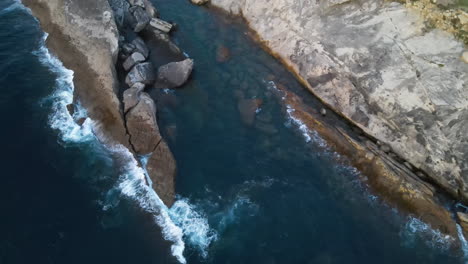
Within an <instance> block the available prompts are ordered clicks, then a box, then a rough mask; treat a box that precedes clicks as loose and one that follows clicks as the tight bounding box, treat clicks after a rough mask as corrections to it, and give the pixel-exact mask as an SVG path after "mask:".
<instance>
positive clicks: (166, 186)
mask: <svg viewBox="0 0 468 264" xmlns="http://www.w3.org/2000/svg"><path fill="white" fill-rule="evenodd" d="M146 169H147V171H148V175H149V176H150V179H151V181H152V182H153V186H152V187H153V189H154V190H155V191H156V193H157V194H158V196H159V198H161V200H162V201H163V202H164V204H166V206H168V207H171V206H172V204H174V199H175V177H176V174H177V164H176V161H175V159H174V156H173V155H172V152H171V150H170V149H169V147H168V146H167V143H166V142H165V141H164V140H161V142H160V143H159V145H158V146H157V148H156V150H155V151H154V152H153V153H152V154H151V157H150V158H149V160H148V163H147V165H146Z"/></svg>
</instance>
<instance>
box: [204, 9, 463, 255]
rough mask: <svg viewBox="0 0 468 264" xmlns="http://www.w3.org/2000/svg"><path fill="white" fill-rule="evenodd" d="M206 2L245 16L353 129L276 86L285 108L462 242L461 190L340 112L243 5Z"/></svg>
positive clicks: (368, 179) (411, 209)
mask: <svg viewBox="0 0 468 264" xmlns="http://www.w3.org/2000/svg"><path fill="white" fill-rule="evenodd" d="M206 7H207V8H209V9H212V10H214V11H215V12H220V13H222V15H224V16H227V17H230V18H232V19H241V20H242V23H244V24H245V25H246V27H247V28H248V30H249V32H248V35H249V36H250V37H251V38H252V39H253V40H254V41H255V42H256V43H257V44H258V45H260V46H261V47H262V48H263V49H264V50H265V51H266V52H267V53H269V54H270V55H271V56H273V57H274V58H275V59H276V60H278V61H279V62H280V63H281V64H282V65H283V66H284V67H285V68H286V69H288V71H289V72H290V73H292V74H293V75H294V76H295V78H296V80H298V81H299V82H300V83H301V84H302V86H303V87H304V88H305V89H306V90H307V91H308V92H309V93H310V94H311V95H312V96H313V97H315V98H316V99H317V100H318V101H319V102H320V103H321V104H323V105H324V106H325V108H326V109H327V110H330V111H332V112H333V113H334V114H336V115H337V116H338V118H339V119H341V121H343V123H344V124H345V126H348V128H349V129H345V128H343V127H342V124H340V125H338V126H336V125H335V124H332V123H330V122H329V121H327V117H325V116H322V115H321V114H320V111H318V109H311V108H310V107H308V106H307V105H305V104H304V103H303V102H302V100H301V98H299V97H298V96H297V95H296V94H294V93H293V92H292V91H289V90H288V88H287V87H284V86H283V87H282V88H279V89H278V90H279V91H280V93H281V94H282V96H283V98H282V99H280V100H282V101H283V102H282V104H283V105H284V108H285V112H286V111H287V108H288V106H291V105H294V106H293V107H292V109H294V112H293V113H292V115H293V116H294V115H295V117H296V118H298V120H301V122H303V124H305V125H306V127H307V129H310V130H313V131H317V132H318V133H319V135H320V136H321V137H323V138H324V139H325V140H326V142H327V144H329V146H330V147H331V148H332V149H333V150H334V151H337V152H338V153H339V154H342V155H344V156H345V157H346V159H347V161H349V162H350V163H351V164H352V165H353V166H354V167H356V168H357V169H358V170H359V171H360V172H361V173H362V174H363V177H361V180H362V181H363V182H364V183H366V184H369V187H370V189H371V191H373V192H376V194H377V195H379V196H380V197H381V198H382V199H383V200H384V201H386V202H388V203H389V204H390V205H392V206H395V207H396V208H398V209H399V210H401V211H403V212H404V213H406V214H409V215H415V216H416V217H417V218H419V219H421V220H423V222H426V223H428V224H429V225H431V227H432V228H434V229H436V230H439V231H441V232H442V233H445V234H448V235H450V236H451V237H453V238H454V239H455V240H456V241H457V245H456V247H459V246H460V245H461V244H460V243H461V241H459V236H458V235H459V234H458V232H457V225H461V226H462V229H463V233H464V236H465V237H466V236H467V235H468V230H467V229H466V228H463V225H462V224H461V220H460V218H459V217H458V216H457V211H458V208H457V206H456V204H458V203H460V200H457V199H456V198H457V195H458V193H457V194H455V193H451V192H449V191H447V190H446V188H444V186H443V185H440V184H439V183H438V182H436V181H434V180H432V179H431V178H430V177H429V176H428V174H427V173H426V172H424V171H422V170H420V169H417V168H416V167H415V166H412V165H411V164H410V166H408V165H406V164H405V163H408V161H407V160H405V159H404V158H403V157H401V156H399V155H398V154H397V153H394V152H392V151H390V152H385V151H383V150H382V146H383V145H385V143H384V144H383V145H381V144H382V143H381V142H380V141H379V140H378V139H377V138H375V137H374V136H372V135H370V134H368V133H366V132H365V131H364V130H363V129H362V128H361V127H360V126H358V125H356V123H355V122H354V121H353V120H351V119H350V118H348V117H347V116H345V115H344V114H342V113H341V112H340V111H336V110H335V109H334V107H333V106H332V105H330V104H328V103H327V102H326V101H325V100H324V99H323V98H321V97H320V95H319V94H318V93H317V92H316V91H314V89H313V88H312V87H311V86H310V84H309V82H308V81H306V80H305V79H304V78H303V77H302V76H301V74H300V73H299V71H298V70H296V65H294V64H293V63H292V62H291V63H290V61H289V60H286V59H284V58H283V57H282V56H281V55H280V54H279V53H278V52H276V51H275V50H273V49H272V48H271V47H270V45H269V43H268V40H265V39H263V38H262V36H261V35H259V33H258V32H257V31H255V30H254V27H253V26H252V25H251V22H250V21H249V20H248V19H246V18H245V16H244V14H243V13H242V10H238V11H239V13H238V14H234V13H232V10H226V9H224V8H223V7H221V6H216V5H215V4H213V3H211V2H208V3H207V4H206ZM275 85H277V86H278V85H279V86H280V87H281V86H282V84H281V83H275ZM280 97H281V96H280ZM409 167H411V168H409Z"/></svg>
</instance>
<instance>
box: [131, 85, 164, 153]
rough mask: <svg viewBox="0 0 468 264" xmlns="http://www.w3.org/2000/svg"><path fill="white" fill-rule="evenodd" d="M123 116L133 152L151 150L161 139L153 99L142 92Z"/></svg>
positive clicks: (149, 151) (148, 151)
mask: <svg viewBox="0 0 468 264" xmlns="http://www.w3.org/2000/svg"><path fill="white" fill-rule="evenodd" d="M125 117H126V120H127V129H128V133H129V135H130V143H131V144H132V146H133V149H134V150H135V152H136V153H137V154H140V155H146V154H149V153H151V152H153V151H154V150H155V149H156V146H157V145H158V144H159V142H160V141H161V134H160V133H159V127H158V123H157V122H156V105H155V104H154V101H153V99H151V97H150V96H149V95H148V94H147V93H144V92H142V93H141V94H140V98H139V101H138V104H137V105H135V106H134V107H133V108H131V109H130V111H129V112H128V113H127V114H126V115H125Z"/></svg>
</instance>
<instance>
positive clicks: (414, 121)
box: [192, 0, 468, 239]
mask: <svg viewBox="0 0 468 264" xmlns="http://www.w3.org/2000/svg"><path fill="white" fill-rule="evenodd" d="M192 2H193V3H194V4H197V5H202V4H208V5H207V6H208V7H209V8H216V9H220V10H222V11H224V12H227V13H228V15H234V16H241V17H242V18H243V19H244V21H245V22H246V23H247V24H248V26H249V27H250V29H251V30H252V32H253V34H252V35H253V38H254V39H256V40H257V41H258V42H259V43H260V44H261V45H263V46H264V48H265V49H266V50H267V51H269V53H270V54H272V55H273V56H275V57H276V58H277V59H278V60H280V61H282V62H283V64H284V65H285V66H286V67H288V68H289V69H290V71H291V72H292V73H294V74H295V75H296V77H297V79H298V80H300V81H301V82H302V83H303V85H304V86H305V87H306V88H307V89H308V90H309V91H310V92H312V93H313V94H314V95H315V96H316V97H317V98H319V99H320V100H321V101H322V102H323V103H324V104H325V105H326V106H327V108H329V110H331V111H333V112H336V113H337V114H338V115H340V116H342V117H343V118H344V119H346V120H348V121H349V122H350V124H351V126H352V127H353V129H352V130H353V131H350V130H347V129H345V128H343V127H339V126H335V125H334V124H330V123H328V122H327V120H326V116H325V115H326V110H324V109H311V108H310V107H308V106H307V105H304V104H303V103H302V101H301V99H300V98H299V97H298V96H297V95H295V94H293V93H291V92H290V91H288V90H287V88H286V87H284V86H282V85H281V83H276V85H277V87H278V89H279V91H280V92H279V93H280V96H279V98H280V99H281V100H283V103H284V104H285V111H288V109H287V108H288V107H287V106H289V107H290V108H291V109H294V111H290V112H291V113H292V115H293V116H294V117H295V118H297V119H299V120H301V122H303V123H304V124H305V125H306V126H307V127H308V128H309V129H311V130H316V131H318V132H319V133H320V134H321V135H322V137H324V138H325V139H326V140H327V141H328V143H329V144H330V145H331V146H332V147H334V149H335V150H336V151H337V152H339V153H341V154H344V155H345V156H347V157H348V158H349V160H350V161H351V163H352V164H353V165H354V166H356V167H357V168H358V169H360V170H361V171H362V172H363V175H364V176H363V180H364V181H365V182H366V183H368V184H369V186H370V187H371V188H372V189H373V190H374V191H376V192H377V193H378V194H380V195H381V196H382V197H383V198H384V199H385V200H386V201H388V202H389V203H390V204H392V205H394V206H396V207H398V208H399V209H400V210H402V211H404V212H407V213H409V214H412V215H414V216H416V217H418V218H420V219H422V220H423V221H425V222H426V223H429V224H430V225H431V226H432V227H433V228H435V229H439V230H440V231H441V232H443V233H445V234H449V235H451V236H452V237H454V238H455V239H458V234H457V228H456V224H460V225H461V226H462V227H463V228H465V227H466V226H467V225H466V223H465V220H464V219H467V218H466V211H465V209H464V207H463V206H462V204H463V203H466V202H467V201H468V200H467V197H468V192H467V191H466V187H465V186H467V185H466V182H467V180H468V171H467V164H466V161H467V160H468V159H467V154H468V153H467V151H468V147H467V145H466V142H467V138H466V135H467V134H466V131H468V119H467V118H466V117H464V116H465V115H466V113H467V111H468V102H467V101H466V99H467V98H468V97H467V95H468V87H467V85H466V83H467V81H468V75H467V74H466V73H467V72H468V64H467V63H466V61H465V59H464V58H465V56H466V54H467V51H466V48H465V46H464V44H463V41H464V39H463V38H460V37H459V36H454V34H455V32H451V31H450V30H448V29H447V31H449V32H450V34H449V33H447V32H443V31H441V30H439V29H438V28H443V27H442V26H441V27H435V26H434V25H432V24H430V25H429V24H428V23H427V16H425V15H424V14H421V12H422V11H421V10H414V8H408V7H405V6H404V5H402V4H400V3H396V2H390V1H377V0H367V1H359V2H356V1H347V0H343V1H327V2H320V3H319V2H318V1H317V2H314V3H311V1H296V2H294V3H291V2H288V1H274V2H273V3H267V2H262V1H250V0H245V1H230V0H211V1H195V2H194V1H192ZM413 4H414V3H413ZM408 5H409V4H408ZM454 14H456V15H457V16H463V15H466V13H464V11H463V10H457V12H454ZM460 14H461V15H460ZM456 22H457V25H458V24H460V25H458V26H459V27H458V29H460V30H463V28H464V27H466V22H464V21H461V20H457V21H456ZM463 23H465V24H463ZM444 29H445V28H444ZM460 30H459V31H457V32H462V31H460ZM273 81H275V80H273ZM464 233H465V236H467V234H468V232H467V230H466V228H465V229H464Z"/></svg>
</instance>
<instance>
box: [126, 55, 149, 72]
mask: <svg viewBox="0 0 468 264" xmlns="http://www.w3.org/2000/svg"><path fill="white" fill-rule="evenodd" d="M144 61H145V57H144V56H143V55H142V54H141V53H140V52H134V53H133V54H132V55H130V56H129V57H128V58H127V59H126V60H125V62H124V63H123V65H122V66H123V68H124V69H125V70H126V71H129V70H130V69H131V68H132V67H133V66H135V64H137V63H140V62H144Z"/></svg>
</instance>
